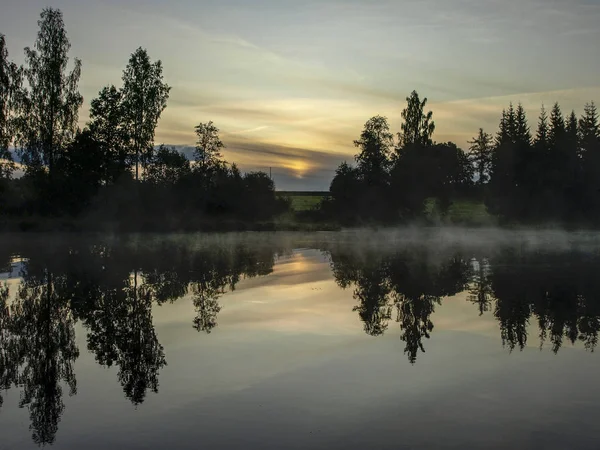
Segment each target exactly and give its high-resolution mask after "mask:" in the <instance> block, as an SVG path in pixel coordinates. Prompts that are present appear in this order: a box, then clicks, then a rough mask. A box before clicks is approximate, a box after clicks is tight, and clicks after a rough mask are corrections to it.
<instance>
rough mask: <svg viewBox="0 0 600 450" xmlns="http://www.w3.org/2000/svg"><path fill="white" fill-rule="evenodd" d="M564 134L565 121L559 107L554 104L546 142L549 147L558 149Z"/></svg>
mask: <svg viewBox="0 0 600 450" xmlns="http://www.w3.org/2000/svg"><path fill="white" fill-rule="evenodd" d="M565 132H566V129H565V119H564V117H563V114H562V111H561V110H560V105H559V104H558V103H555V104H554V106H553V107H552V112H551V113H550V129H549V131H548V141H549V144H550V146H551V147H553V148H557V147H559V146H560V145H561V144H562V139H563V138H564V135H565Z"/></svg>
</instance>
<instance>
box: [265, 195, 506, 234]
mask: <svg viewBox="0 0 600 450" xmlns="http://www.w3.org/2000/svg"><path fill="white" fill-rule="evenodd" d="M277 195H278V196H279V197H285V198H288V199H290V202H291V207H292V210H293V211H294V212H302V211H310V210H312V209H315V208H317V207H318V206H319V203H320V202H321V201H322V200H323V199H324V198H326V197H327V196H328V195H329V193H328V192H311V191H279V192H277ZM425 216H426V217H427V218H428V219H429V220H430V221H432V222H434V223H435V222H437V223H441V224H456V225H480V226H486V225H495V224H496V220H495V218H494V217H493V216H491V215H490V214H489V213H488V212H487V210H486V207H485V204H484V203H483V202H482V201H477V200H455V201H453V202H452V204H451V205H450V207H449V209H448V213H447V214H446V215H445V216H443V215H442V214H441V212H440V210H439V207H438V205H437V204H436V200H435V199H434V198H431V199H428V200H427V202H426V204H425Z"/></svg>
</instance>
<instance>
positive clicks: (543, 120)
mask: <svg viewBox="0 0 600 450" xmlns="http://www.w3.org/2000/svg"><path fill="white" fill-rule="evenodd" d="M535 145H536V147H538V148H539V149H546V148H547V146H548V113H547V112H546V108H545V107H544V105H542V109H541V111H540V117H539V120H538V128H537V132H536V134H535Z"/></svg>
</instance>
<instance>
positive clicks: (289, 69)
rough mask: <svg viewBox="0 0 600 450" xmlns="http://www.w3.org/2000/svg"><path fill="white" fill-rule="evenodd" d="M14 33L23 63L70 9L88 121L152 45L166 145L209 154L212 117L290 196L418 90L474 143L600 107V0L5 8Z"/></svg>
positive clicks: (4, 21) (309, 185)
mask: <svg viewBox="0 0 600 450" xmlns="http://www.w3.org/2000/svg"><path fill="white" fill-rule="evenodd" d="M0 2H1V11H2V13H1V14H0V33H2V34H5V35H6V39H7V45H8V49H9V52H10V57H11V58H12V59H14V60H15V61H17V62H19V63H20V62H23V48H24V47H26V46H32V45H33V43H34V40H35V37H36V33H37V19H38V17H39V13H40V12H41V10H42V8H44V7H47V6H52V7H55V8H60V9H61V10H62V11H63V14H64V20H65V23H66V28H67V32H68V36H69V38H70V40H71V43H72V47H71V52H70V55H71V56H72V57H78V58H80V59H81V60H82V62H83V71H82V77H81V81H80V91H81V93H82V94H83V96H84V98H85V102H84V107H83V108H82V111H81V114H80V122H81V124H82V125H84V124H85V122H86V120H87V114H88V108H89V104H90V101H91V100H92V99H93V98H94V97H95V96H96V95H97V93H98V91H99V90H100V89H101V88H102V87H103V86H105V85H108V84H115V85H117V86H120V83H121V75H122V71H123V69H124V68H125V66H126V64H127V61H128V59H129V55H130V54H131V53H132V52H133V51H134V50H135V49H136V48H138V47H140V46H142V47H145V48H146V49H147V50H148V53H149V54H150V56H151V58H152V59H153V60H156V59H160V60H161V61H162V62H163V66H164V77H165V81H166V82H167V83H168V84H169V85H170V86H171V88H172V89H171V95H170V99H169V102H168V106H167V109H166V110H165V111H164V113H163V115H162V118H161V120H160V122H159V126H158V128H157V132H156V143H157V144H160V143H165V144H168V145H177V146H181V148H186V147H190V146H193V145H194V142H195V135H194V126H196V125H197V124H198V123H200V122H208V121H209V120H212V121H213V122H214V123H215V125H216V126H217V127H218V128H219V129H220V130H221V137H222V140H223V141H224V143H225V145H226V149H225V151H224V156H225V158H226V159H227V160H228V161H229V162H236V163H238V165H239V166H240V167H241V169H242V170H245V171H250V170H265V171H267V172H268V170H269V167H272V173H273V179H274V180H275V183H276V185H277V188H278V189H283V190H326V189H328V187H329V183H330V181H331V178H332V177H333V175H334V171H335V168H336V167H337V166H338V165H339V164H340V163H341V162H342V161H349V162H350V161H352V160H353V156H354V154H355V153H356V150H357V149H356V148H355V147H354V145H353V140H354V139H357V138H358V136H359V135H360V132H361V130H362V127H363V125H364V123H365V122H366V121H367V120H368V119H369V118H370V117H372V116H375V115H378V114H379V115H383V116H386V117H387V118H388V120H389V123H390V127H391V129H392V131H393V132H394V133H396V132H398V131H399V130H400V124H401V112H402V109H403V108H404V106H405V103H406V101H405V98H406V97H407V96H408V95H409V94H410V92H411V91H412V90H417V92H419V94H420V95H421V97H427V98H428V107H429V109H430V110H432V111H433V117H434V120H435V123H436V133H435V135H434V140H436V141H439V142H441V141H448V140H452V141H454V142H456V143H457V144H458V145H459V146H460V147H462V148H463V149H465V150H466V149H467V148H468V144H467V141H468V140H469V139H470V138H471V137H472V136H475V135H476V134H477V131H478V129H479V128H480V127H483V128H484V129H485V130H486V131H488V132H490V133H494V132H495V131H496V129H497V125H498V122H499V119H500V114H501V111H502V108H504V107H506V106H508V104H509V102H511V101H512V102H515V103H516V102H519V101H520V102H522V103H523V105H524V107H525V109H526V111H527V112H528V114H529V119H530V124H531V125H532V127H533V128H534V127H535V122H536V121H537V116H538V115H539V109H540V106H541V105H542V104H544V105H546V107H548V108H549V107H550V106H551V105H552V104H553V103H554V102H555V101H558V102H560V104H561V106H562V108H563V111H565V112H570V111H571V110H572V109H574V110H575V111H576V113H578V115H579V114H581V113H582V111H583V106H584V104H585V103H586V102H588V101H591V100H595V101H597V102H598V101H600V79H599V78H598V73H600V46H598V45H597V43H598V42H599V40H600V26H598V24H599V23H600V0H377V1H375V0H320V1H317V0H303V1H297V0H253V1H247V0H170V1H168V2H165V1H159V0H149V1H142V0H53V1H52V2H49V1H38V0H0Z"/></svg>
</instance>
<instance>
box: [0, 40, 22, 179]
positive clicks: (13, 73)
mask: <svg viewBox="0 0 600 450" xmlns="http://www.w3.org/2000/svg"><path fill="white" fill-rule="evenodd" d="M22 76H23V73H22V69H21V68H20V67H17V65H16V64H15V63H13V62H10V61H9V60H8V50H7V49H6V41H5V38H4V35H2V34H0V180H6V179H8V178H10V177H11V175H12V172H13V170H14V168H15V164H14V161H13V157H12V154H11V152H10V146H11V145H12V144H13V139H14V135H15V125H16V124H15V119H16V112H17V108H18V100H19V94H20V91H21V82H22Z"/></svg>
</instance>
